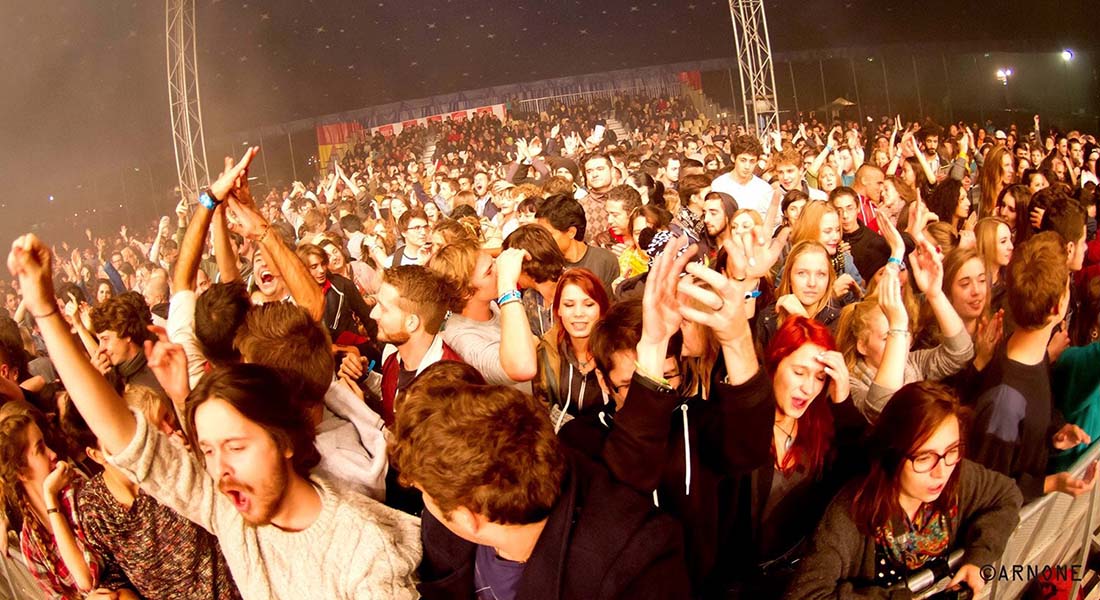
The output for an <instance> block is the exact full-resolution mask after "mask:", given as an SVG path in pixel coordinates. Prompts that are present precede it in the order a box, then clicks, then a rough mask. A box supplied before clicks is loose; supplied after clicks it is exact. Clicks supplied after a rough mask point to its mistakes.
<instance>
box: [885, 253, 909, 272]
mask: <svg viewBox="0 0 1100 600" xmlns="http://www.w3.org/2000/svg"><path fill="white" fill-rule="evenodd" d="M886 264H888V265H897V266H898V269H900V270H902V271H904V270H905V262H904V261H903V260H901V259H900V258H894V257H893V256H891V257H890V258H888V259H886Z"/></svg>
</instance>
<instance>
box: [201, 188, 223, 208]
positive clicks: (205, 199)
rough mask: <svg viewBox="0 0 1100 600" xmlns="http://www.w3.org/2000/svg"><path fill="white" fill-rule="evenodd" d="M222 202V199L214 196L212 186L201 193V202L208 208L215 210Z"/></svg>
mask: <svg viewBox="0 0 1100 600" xmlns="http://www.w3.org/2000/svg"><path fill="white" fill-rule="evenodd" d="M221 203H222V201H221V200H218V198H217V197H216V196H214V192H212V191H210V188H206V189H205V190H203V192H202V193H201V194H199V204H201V205H203V207H205V208H206V210H214V209H215V208H217V207H218V205H219V204H221Z"/></svg>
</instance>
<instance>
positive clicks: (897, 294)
mask: <svg viewBox="0 0 1100 600" xmlns="http://www.w3.org/2000/svg"><path fill="white" fill-rule="evenodd" d="M878 306H879V308H881V309H882V314H884V315H886V322H887V323H888V324H889V326H890V329H909V311H907V310H906V309H905V302H904V301H903V300H902V296H901V278H900V277H899V276H898V273H897V270H896V269H885V270H884V271H883V272H882V279H880V280H879V283H878Z"/></svg>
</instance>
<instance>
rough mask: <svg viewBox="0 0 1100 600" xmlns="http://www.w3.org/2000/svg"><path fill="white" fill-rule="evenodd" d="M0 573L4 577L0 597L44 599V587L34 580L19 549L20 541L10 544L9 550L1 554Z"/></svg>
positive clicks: (24, 599) (23, 599) (9, 599)
mask: <svg viewBox="0 0 1100 600" xmlns="http://www.w3.org/2000/svg"><path fill="white" fill-rule="evenodd" d="M0 575H3V577H4V584H3V585H0V599H2V600H42V599H43V598H44V596H43V595H42V589H41V588H39V587H38V583H36V582H35V581H34V577H33V576H32V575H31V572H30V571H29V570H27V565H26V563H25V562H23V555H22V553H20V551H19V543H18V541H16V543H15V544H9V545H8V552H7V553H6V554H2V555H0Z"/></svg>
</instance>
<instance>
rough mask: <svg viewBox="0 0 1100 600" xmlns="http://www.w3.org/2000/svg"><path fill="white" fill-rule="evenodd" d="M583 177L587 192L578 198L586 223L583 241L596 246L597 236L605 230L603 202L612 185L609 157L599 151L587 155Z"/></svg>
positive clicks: (605, 219) (605, 211)
mask: <svg viewBox="0 0 1100 600" xmlns="http://www.w3.org/2000/svg"><path fill="white" fill-rule="evenodd" d="M584 179H585V181H586V182H587V183H588V194H587V195H586V196H585V197H584V198H581V199H580V203H581V206H583V207H584V217H585V222H586V223H587V224H588V227H587V230H586V233H585V236H584V243H586V244H589V245H591V246H597V245H599V244H598V242H597V239H596V238H597V236H598V235H600V234H601V233H605V232H606V231H607V208H606V207H605V206H604V203H605V202H607V194H608V193H609V192H610V191H611V187H612V182H611V158H610V157H609V156H607V155H606V154H602V153H599V152H595V153H592V154H590V155H588V158H586V159H585V160H584Z"/></svg>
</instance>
